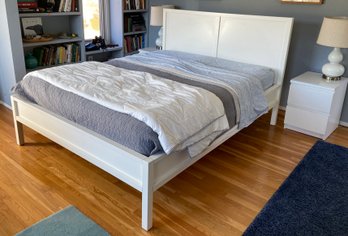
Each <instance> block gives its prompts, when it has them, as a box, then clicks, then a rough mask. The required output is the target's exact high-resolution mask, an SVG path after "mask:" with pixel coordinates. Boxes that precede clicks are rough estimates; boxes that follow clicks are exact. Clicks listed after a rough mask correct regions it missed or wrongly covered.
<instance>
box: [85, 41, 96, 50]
mask: <svg viewBox="0 0 348 236" xmlns="http://www.w3.org/2000/svg"><path fill="white" fill-rule="evenodd" d="M85 48H86V52H89V51H95V50H99V47H98V46H97V45H95V44H93V43H87V44H86V46H85Z"/></svg>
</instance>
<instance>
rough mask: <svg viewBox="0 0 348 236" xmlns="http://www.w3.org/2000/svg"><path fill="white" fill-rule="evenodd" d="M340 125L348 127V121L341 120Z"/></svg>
mask: <svg viewBox="0 0 348 236" xmlns="http://www.w3.org/2000/svg"><path fill="white" fill-rule="evenodd" d="M340 125H341V126H344V127H348V122H344V121H340Z"/></svg>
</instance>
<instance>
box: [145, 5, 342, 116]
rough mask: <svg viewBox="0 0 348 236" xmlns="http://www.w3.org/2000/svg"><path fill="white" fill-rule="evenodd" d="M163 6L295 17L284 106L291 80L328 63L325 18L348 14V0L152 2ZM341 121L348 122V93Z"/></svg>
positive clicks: (153, 33) (152, 37)
mask: <svg viewBox="0 0 348 236" xmlns="http://www.w3.org/2000/svg"><path fill="white" fill-rule="evenodd" d="M162 4H173V5H176V6H178V7H179V8H182V9H189V10H201V11H213V12H226V13H241V14H255V15H270V16H289V17H294V18H295V25H294V30H293V36H292V40H291V46H290V51H289V57H288V64H287V71H286V75H285V82H284V87H283V92H282V98H281V105H282V106H286V101H287V97H288V92H289V84H290V79H291V78H293V77H295V76H297V75H299V74H302V73H303V72H305V71H316V72H320V71H321V67H322V65H323V64H325V63H326V62H327V55H328V54H329V52H330V51H331V50H332V49H331V48H327V47H323V46H319V45H317V44H316V39H317V37H318V34H319V30H320V25H321V22H322V19H323V17H324V16H344V15H345V16H347V15H348V0H325V3H324V4H323V5H304V4H282V3H280V0H262V1H260V0H186V1H174V0H172V1H168V0H163V1H161V0H150V5H162ZM157 32H158V28H157V27H150V36H149V38H150V46H154V42H155V39H156V37H157ZM343 53H344V57H345V59H344V61H343V65H344V66H345V67H346V72H345V76H348V50H347V49H344V50H343ZM341 120H342V121H344V122H348V93H347V94H346V99H345V103H344V106H343V112H342V117H341Z"/></svg>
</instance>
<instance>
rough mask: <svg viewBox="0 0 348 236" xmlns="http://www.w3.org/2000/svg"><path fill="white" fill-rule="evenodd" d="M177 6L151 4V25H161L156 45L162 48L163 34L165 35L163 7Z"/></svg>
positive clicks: (172, 6)
mask: <svg viewBox="0 0 348 236" xmlns="http://www.w3.org/2000/svg"><path fill="white" fill-rule="evenodd" d="M165 8H168V9H169V8H170V9H173V8H175V6H174V5H161V6H151V17H150V25H151V26H161V29H160V30H159V31H158V38H157V39H156V47H157V48H158V49H162V35H163V27H162V25H163V9H165Z"/></svg>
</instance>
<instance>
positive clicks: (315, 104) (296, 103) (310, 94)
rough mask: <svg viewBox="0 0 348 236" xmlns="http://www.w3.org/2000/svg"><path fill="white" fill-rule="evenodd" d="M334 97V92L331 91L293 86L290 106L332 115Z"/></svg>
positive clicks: (289, 100) (290, 93)
mask: <svg viewBox="0 0 348 236" xmlns="http://www.w3.org/2000/svg"><path fill="white" fill-rule="evenodd" d="M333 95H334V94H333V92H330V90H325V89H320V88H313V87H310V86H303V85H298V84H291V87H290V92H289V97H288V105H290V106H293V107H297V108H304V109H309V110H312V111H319V112H323V113H330V109H331V103H332V99H333Z"/></svg>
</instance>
